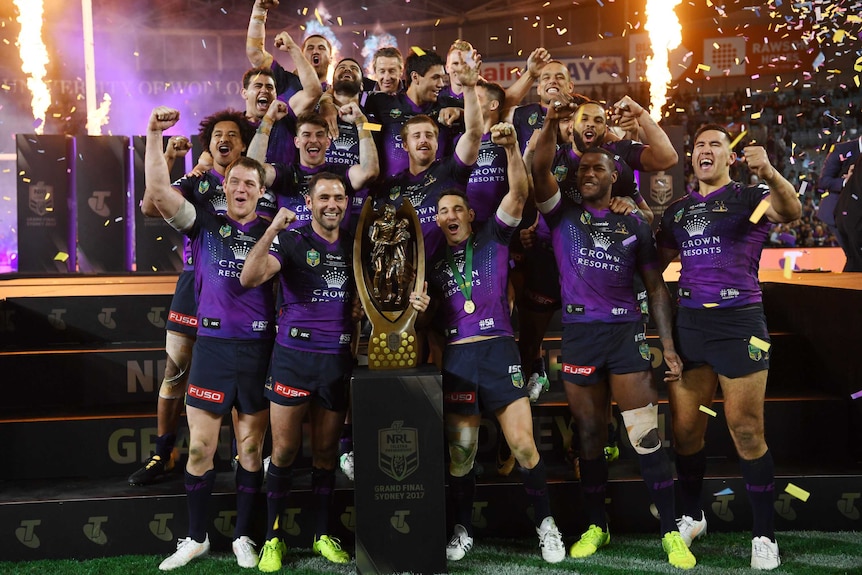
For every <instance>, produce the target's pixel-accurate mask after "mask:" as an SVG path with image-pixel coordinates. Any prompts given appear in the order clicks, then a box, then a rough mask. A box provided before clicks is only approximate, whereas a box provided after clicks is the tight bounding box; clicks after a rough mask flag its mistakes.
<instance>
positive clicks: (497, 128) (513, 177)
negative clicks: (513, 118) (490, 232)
mask: <svg viewBox="0 0 862 575" xmlns="http://www.w3.org/2000/svg"><path fill="white" fill-rule="evenodd" d="M491 141H492V142H494V143H495V144H497V145H500V146H502V147H503V149H504V150H506V161H507V162H508V164H507V167H506V176H507V178H508V180H509V191H508V192H506V195H505V196H503V199H502V200H501V201H500V209H501V210H503V211H504V212H506V213H507V214H508V215H510V216H512V217H513V218H515V219H521V216H522V215H523V213H524V204H525V203H526V202H527V195H528V182H527V167H526V166H525V165H524V159H523V158H522V157H521V150H520V149H519V148H518V134H517V132H515V127H514V126H513V125H512V124H509V123H505V122H501V123H499V124H495V125H494V126H491Z"/></svg>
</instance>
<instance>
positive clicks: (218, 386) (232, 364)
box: [186, 337, 272, 415]
mask: <svg viewBox="0 0 862 575" xmlns="http://www.w3.org/2000/svg"><path fill="white" fill-rule="evenodd" d="M270 353H272V340H269V339H265V340H242V339H219V338H216V337H199V338H197V340H196V341H195V347H194V350H193V352H192V366H191V371H190V372H189V385H188V388H187V389H186V405H191V406H192V407H198V408H200V409H203V410H205V411H209V412H210V413H216V414H220V415H224V414H225V413H228V412H229V411H230V410H231V408H232V407H234V406H236V409H237V411H238V412H240V413H257V412H258V411H262V410H264V409H267V408H268V407H269V402H268V401H267V400H266V398H265V397H264V396H263V385H264V382H265V381H266V370H267V367H268V366H269V356H270Z"/></svg>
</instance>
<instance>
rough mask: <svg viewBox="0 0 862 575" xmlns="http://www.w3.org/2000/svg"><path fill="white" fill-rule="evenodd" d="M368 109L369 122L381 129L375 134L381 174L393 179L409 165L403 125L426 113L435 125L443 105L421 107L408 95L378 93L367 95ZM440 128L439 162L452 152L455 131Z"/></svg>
mask: <svg viewBox="0 0 862 575" xmlns="http://www.w3.org/2000/svg"><path fill="white" fill-rule="evenodd" d="M365 110H366V112H367V113H368V119H369V121H371V122H373V123H376V124H380V125H381V126H382V128H381V130H380V131H379V132H374V143H375V144H376V145H377V152H378V156H379V158H380V174H381V175H383V176H391V175H393V174H397V173H399V172H401V171H402V170H405V169H407V167H408V166H409V165H410V160H409V158H408V157H407V150H405V149H404V147H403V146H402V143H401V127H402V126H403V125H404V122H406V121H407V120H409V119H410V118H412V117H413V116H418V115H419V114H427V115H428V116H430V117H431V118H432V119H433V120H434V121H435V122H436V121H437V116H438V114H439V112H440V105H439V103H437V102H433V103H426V104H424V105H422V106H419V105H417V104H416V103H414V102H413V100H411V99H410V98H409V97H408V96H407V94H406V93H402V94H395V95H392V94H384V93H382V92H376V93H374V94H369V95H368V100H367V101H366V103H365ZM437 127H438V128H439V129H440V133H439V135H438V137H437V159H440V158H442V157H444V156H446V155H448V154H449V153H451V152H452V150H453V145H452V132H451V130H450V129H449V128H448V127H446V126H441V125H440V124H439V123H438V124H437Z"/></svg>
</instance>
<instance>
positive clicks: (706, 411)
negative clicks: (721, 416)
mask: <svg viewBox="0 0 862 575" xmlns="http://www.w3.org/2000/svg"><path fill="white" fill-rule="evenodd" d="M698 409H699V410H700V411H702V412H704V413H705V414H707V415H709V416H711V417H715V416H717V415H718V414H717V413H716V412H714V411H713V410H711V409H710V408H708V407H707V406H705V405H701V406H700V407H698Z"/></svg>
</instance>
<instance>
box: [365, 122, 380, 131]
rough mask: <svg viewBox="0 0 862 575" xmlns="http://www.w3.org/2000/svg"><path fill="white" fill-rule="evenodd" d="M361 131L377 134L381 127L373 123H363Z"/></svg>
mask: <svg viewBox="0 0 862 575" xmlns="http://www.w3.org/2000/svg"><path fill="white" fill-rule="evenodd" d="M360 129H362V130H368V131H369V132H379V131H380V130H382V129H383V125H381V124H375V123H374V122H365V123H364V124H362V128H360Z"/></svg>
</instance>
